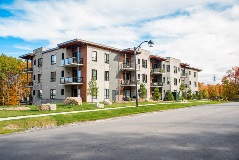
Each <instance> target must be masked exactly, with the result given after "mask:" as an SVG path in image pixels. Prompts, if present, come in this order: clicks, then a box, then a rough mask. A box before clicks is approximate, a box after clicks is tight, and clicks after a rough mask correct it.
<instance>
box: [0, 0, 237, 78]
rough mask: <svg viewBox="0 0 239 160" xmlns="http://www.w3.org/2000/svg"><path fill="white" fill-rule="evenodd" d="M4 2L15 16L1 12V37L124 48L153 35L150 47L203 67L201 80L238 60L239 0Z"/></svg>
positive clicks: (51, 45)
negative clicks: (214, 6)
mask: <svg viewBox="0 0 239 160" xmlns="http://www.w3.org/2000/svg"><path fill="white" fill-rule="evenodd" d="M214 3H217V4H219V5H220V6H226V7H227V8H226V9H225V10H222V11H218V10H216V11H214V10H212V9H211V10H210V9H209V8H210V7H208V6H207V5H209V4H214ZM1 7H2V8H5V9H8V10H10V11H12V13H13V14H14V16H12V17H9V18H0V31H1V32H0V37H6V36H13V37H19V38H21V39H24V40H27V41H32V40H48V41H49V43H50V44H49V46H47V47H55V46H56V44H58V43H61V42H63V41H66V40H70V39H74V38H81V39H86V40H89V41H93V42H97V43H101V44H106V45H111V46H114V47H119V48H128V47H132V46H135V45H137V44H138V43H140V42H141V41H142V40H145V39H144V38H145V37H152V38H153V40H154V42H155V46H154V48H150V49H149V48H146V47H145V49H149V50H151V51H153V53H156V54H157V53H161V55H162V56H172V57H175V58H180V59H182V60H183V62H187V63H190V64H191V65H192V66H195V67H199V68H202V69H203V72H201V73H200V80H201V81H204V82H206V83H212V81H211V79H212V76H213V75H214V74H215V75H216V76H217V77H218V79H220V78H221V77H222V75H223V74H225V72H226V69H230V68H231V67H232V66H235V65H238V63H237V61H236V60H237V59H238V55H239V47H238V42H239V31H238V28H239V18H238V17H239V4H238V1H237V0H197V1H192V0H184V1H182V0H171V1H170V2H169V1H166V0H154V1H148V0H137V1H136V0H120V1H113V2H112V1H110V0H65V1H63V0H62V1H59V0H52V1H47V0H43V1H25V0H17V1H16V2H15V3H14V4H13V5H11V6H6V5H5V6H1ZM1 7H0V8H1ZM222 8H223V7H222ZM178 11H186V12H188V13H189V15H177V14H175V13H177V12H178ZM172 14H175V15H174V16H167V15H172ZM160 17H163V18H160ZM15 47H16V46H15ZM17 47H19V46H17ZM21 47H22V46H21ZM143 47H144V46H143ZM21 49H23V48H21ZM25 49H27V48H25ZM28 49H29V48H28ZM218 68H220V69H218ZM219 77H220V78H219Z"/></svg>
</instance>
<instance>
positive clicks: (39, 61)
mask: <svg viewBox="0 0 239 160" xmlns="http://www.w3.org/2000/svg"><path fill="white" fill-rule="evenodd" d="M42 62H43V61H42V58H39V59H38V67H42Z"/></svg>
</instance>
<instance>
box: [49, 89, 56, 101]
mask: <svg viewBox="0 0 239 160" xmlns="http://www.w3.org/2000/svg"><path fill="white" fill-rule="evenodd" d="M50 99H56V90H55V89H51V90H50Z"/></svg>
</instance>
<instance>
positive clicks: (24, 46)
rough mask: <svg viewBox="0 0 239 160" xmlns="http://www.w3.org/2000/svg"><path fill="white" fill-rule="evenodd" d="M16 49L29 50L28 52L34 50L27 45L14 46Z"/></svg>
mask: <svg viewBox="0 0 239 160" xmlns="http://www.w3.org/2000/svg"><path fill="white" fill-rule="evenodd" d="M13 47H14V48H17V49H21V50H28V51H32V50H33V49H32V48H31V47H29V46H26V45H19V44H16V45H14V46H13Z"/></svg>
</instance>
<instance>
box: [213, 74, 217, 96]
mask: <svg viewBox="0 0 239 160" xmlns="http://www.w3.org/2000/svg"><path fill="white" fill-rule="evenodd" d="M213 81H214V92H215V97H214V99H215V98H216V76H215V74H214V76H213Z"/></svg>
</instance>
